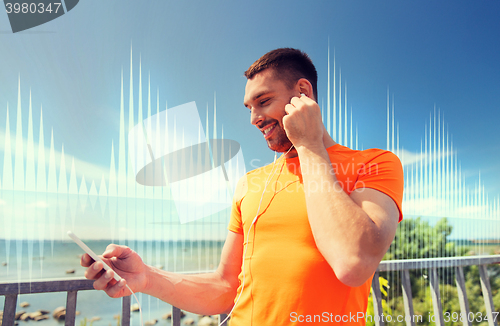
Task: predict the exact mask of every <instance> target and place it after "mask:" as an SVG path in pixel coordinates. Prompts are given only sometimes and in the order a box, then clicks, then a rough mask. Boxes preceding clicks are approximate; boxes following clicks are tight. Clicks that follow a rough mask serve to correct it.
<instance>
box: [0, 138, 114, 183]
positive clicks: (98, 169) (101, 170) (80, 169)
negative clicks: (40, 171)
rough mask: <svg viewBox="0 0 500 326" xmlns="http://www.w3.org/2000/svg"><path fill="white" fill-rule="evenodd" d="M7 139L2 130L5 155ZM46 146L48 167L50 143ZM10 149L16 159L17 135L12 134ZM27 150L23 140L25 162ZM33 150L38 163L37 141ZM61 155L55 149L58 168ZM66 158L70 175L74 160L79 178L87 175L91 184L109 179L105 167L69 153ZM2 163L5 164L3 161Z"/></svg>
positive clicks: (2, 146)
mask: <svg viewBox="0 0 500 326" xmlns="http://www.w3.org/2000/svg"><path fill="white" fill-rule="evenodd" d="M5 138H6V134H5V130H0V152H3V153H4V154H5ZM44 145H45V147H44V148H45V153H44V154H45V164H46V166H47V167H48V165H49V157H50V147H47V145H48V146H50V143H49V144H44ZM10 148H11V155H12V157H14V156H15V148H16V136H15V134H12V133H11V134H10ZM27 148H28V141H27V140H26V139H24V138H23V156H24V158H25V160H26V154H27ZM33 149H34V157H35V162H37V159H38V143H37V142H35V141H34V142H33ZM61 155H62V153H61V151H59V150H57V149H55V148H54V158H55V165H56V168H60V167H61ZM64 158H65V165H66V171H67V173H68V174H69V173H70V171H71V162H72V161H73V160H74V162H75V172H76V175H77V176H78V177H79V178H81V177H82V176H83V175H85V180H87V181H88V182H91V181H92V180H94V181H95V182H100V180H101V178H102V176H104V178H105V179H108V174H109V168H107V167H103V166H100V165H96V164H93V163H90V162H87V161H83V160H80V159H78V158H75V157H74V156H72V155H69V154H67V153H64ZM0 163H2V164H3V160H2V161H1V162H0Z"/></svg>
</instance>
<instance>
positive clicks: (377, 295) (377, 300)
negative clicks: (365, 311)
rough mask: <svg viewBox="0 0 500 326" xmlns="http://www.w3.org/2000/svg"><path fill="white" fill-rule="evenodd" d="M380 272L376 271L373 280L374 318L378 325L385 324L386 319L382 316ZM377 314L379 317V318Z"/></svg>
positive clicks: (382, 325)
mask: <svg viewBox="0 0 500 326" xmlns="http://www.w3.org/2000/svg"><path fill="white" fill-rule="evenodd" d="M378 278H379V273H378V271H376V272H375V274H374V275H373V280H372V299H373V313H374V316H373V319H374V320H375V325H376V326H384V320H383V319H382V318H380V316H382V314H383V313H384V310H383V309H382V293H381V291H380V282H379V279H378ZM377 316H378V317H379V318H377Z"/></svg>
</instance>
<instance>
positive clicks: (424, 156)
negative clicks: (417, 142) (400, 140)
mask: <svg viewBox="0 0 500 326" xmlns="http://www.w3.org/2000/svg"><path fill="white" fill-rule="evenodd" d="M454 154H455V152H452V151H449V152H444V153H443V152H441V153H438V152H431V153H424V152H422V153H420V152H410V151H408V150H406V149H402V150H399V155H398V157H399V159H400V160H401V164H403V166H406V165H411V164H413V163H417V162H420V161H422V160H423V161H424V163H425V162H426V160H427V162H431V161H437V160H440V159H444V158H446V157H447V156H452V155H454Z"/></svg>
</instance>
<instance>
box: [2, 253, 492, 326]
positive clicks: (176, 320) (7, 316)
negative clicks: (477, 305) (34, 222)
mask: <svg viewBox="0 0 500 326" xmlns="http://www.w3.org/2000/svg"><path fill="white" fill-rule="evenodd" d="M498 263H500V255H495V256H473V257H446V258H430V259H409V260H388V261H383V262H381V263H380V265H379V267H378V269H377V271H376V272H375V275H374V277H373V282H372V289H373V294H374V296H373V298H374V300H373V306H374V313H375V315H376V316H381V315H382V314H383V310H382V295H381V291H380V284H379V272H386V271H400V272H401V280H402V282H401V287H402V293H403V301H404V308H405V315H406V316H409V317H410V318H405V321H406V325H407V326H415V321H414V319H413V318H411V316H414V312H413V301H412V293H411V284H410V272H409V271H410V270H414V269H429V281H430V291H431V295H432V304H433V309H434V315H435V316H437V318H436V320H435V323H436V326H444V316H443V308H442V306H441V298H440V293H439V276H438V269H440V268H450V267H451V268H455V275H456V284H457V290H458V299H459V302H460V309H461V312H462V313H463V314H464V315H465V316H468V315H469V312H470V311H469V303H468V300H467V293H466V291H465V279H464V272H463V267H465V266H472V265H477V266H479V274H480V282H481V289H482V293H483V297H484V303H485V306H486V313H487V316H488V323H489V326H498V324H497V322H496V317H497V316H495V315H494V310H495V309H494V307H493V299H492V292H491V286H490V281H489V277H488V273H487V271H486V266H487V265H489V264H498ZM92 284H93V281H92V280H86V279H77V280H60V281H35V282H25V283H0V295H3V296H5V304H4V309H3V321H2V325H3V326H11V325H14V323H15V315H16V306H17V296H18V295H19V294H30V293H32V294H34V293H47V292H67V299H66V317H65V326H73V325H75V316H76V299H77V293H78V291H84V290H94V287H93V285H92ZM130 302H131V297H130V296H127V297H123V298H122V315H121V324H122V325H123V326H125V325H127V326H128V325H130ZM219 318H220V319H219V320H224V319H225V318H226V315H225V314H221V315H220V316H219ZM171 323H172V326H180V324H181V310H180V309H179V308H177V307H172V319H171ZM375 324H376V325H377V326H384V320H383V319H375ZM464 325H465V326H470V325H471V322H470V321H469V320H468V319H466V320H464Z"/></svg>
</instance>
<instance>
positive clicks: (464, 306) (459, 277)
mask: <svg viewBox="0 0 500 326" xmlns="http://www.w3.org/2000/svg"><path fill="white" fill-rule="evenodd" d="M455 282H456V283H457V292H458V301H459V302H460V311H461V312H462V315H463V316H464V318H463V323H464V326H471V322H470V321H469V300H468V299H467V291H466V289H465V277H464V269H463V268H462V266H457V267H455Z"/></svg>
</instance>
